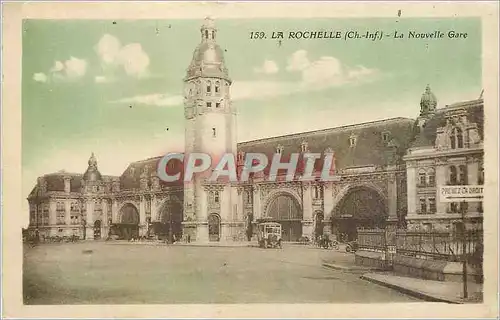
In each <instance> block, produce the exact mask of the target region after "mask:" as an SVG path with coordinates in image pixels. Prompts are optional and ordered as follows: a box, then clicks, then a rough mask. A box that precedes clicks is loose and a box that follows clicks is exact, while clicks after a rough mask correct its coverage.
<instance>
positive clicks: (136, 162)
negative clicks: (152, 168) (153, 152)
mask: <svg viewBox="0 0 500 320" xmlns="http://www.w3.org/2000/svg"><path fill="white" fill-rule="evenodd" d="M162 157H163V156H155V157H150V158H146V159H142V160H137V161H133V162H130V164H129V165H128V166H130V165H131V164H138V163H142V162H148V161H151V160H157V159H160V158H162Z"/></svg>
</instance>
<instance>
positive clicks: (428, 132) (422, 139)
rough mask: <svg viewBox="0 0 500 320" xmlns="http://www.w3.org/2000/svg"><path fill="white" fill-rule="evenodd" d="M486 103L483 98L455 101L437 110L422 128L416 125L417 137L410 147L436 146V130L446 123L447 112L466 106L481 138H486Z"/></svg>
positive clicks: (468, 115)
mask: <svg viewBox="0 0 500 320" xmlns="http://www.w3.org/2000/svg"><path fill="white" fill-rule="evenodd" d="M483 106H484V103H483V99H478V100H471V101H465V102H459V103H455V104H452V105H449V106H446V107H444V108H440V109H437V110H436V114H435V115H434V116H433V117H432V118H430V119H429V120H428V121H427V122H426V123H425V125H424V126H423V127H422V129H421V130H420V129H419V128H418V127H415V130H416V134H415V139H414V141H412V143H411V145H410V147H412V148H416V147H426V146H434V144H435V142H436V130H437V128H439V127H444V126H445V125H446V113H447V112H450V111H453V110H456V109H460V108H464V109H465V110H466V111H467V118H468V120H469V121H470V122H472V123H476V124H477V126H478V131H479V135H480V137H481V139H484V107H483Z"/></svg>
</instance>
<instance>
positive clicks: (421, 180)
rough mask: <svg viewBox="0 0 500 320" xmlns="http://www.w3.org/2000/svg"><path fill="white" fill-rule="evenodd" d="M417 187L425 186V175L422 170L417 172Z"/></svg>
mask: <svg viewBox="0 0 500 320" xmlns="http://www.w3.org/2000/svg"><path fill="white" fill-rule="evenodd" d="M418 185H419V186H421V187H425V185H426V175H425V171H424V170H423V169H422V170H420V171H419V172H418Z"/></svg>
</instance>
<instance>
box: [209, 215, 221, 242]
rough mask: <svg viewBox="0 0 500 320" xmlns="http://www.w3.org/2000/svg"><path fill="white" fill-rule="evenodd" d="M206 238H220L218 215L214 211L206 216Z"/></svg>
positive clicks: (214, 239)
mask: <svg viewBox="0 0 500 320" xmlns="http://www.w3.org/2000/svg"><path fill="white" fill-rule="evenodd" d="M208 240H209V241H219V240H220V217H219V215H218V214H215V213H212V214H211V215H210V216H208Z"/></svg>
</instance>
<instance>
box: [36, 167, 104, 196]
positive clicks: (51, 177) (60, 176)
mask: <svg viewBox="0 0 500 320" xmlns="http://www.w3.org/2000/svg"><path fill="white" fill-rule="evenodd" d="M65 176H69V177H70V185H71V192H80V191H81V187H82V179H83V175H82V174H81V173H69V172H64V171H61V172H55V173H49V174H46V175H44V176H43V178H44V179H45V181H46V182H47V191H64V177H65ZM112 178H113V176H106V175H103V176H102V179H103V180H104V181H110V180H111V179H112ZM35 188H36V186H35ZM32 193H33V191H32Z"/></svg>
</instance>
